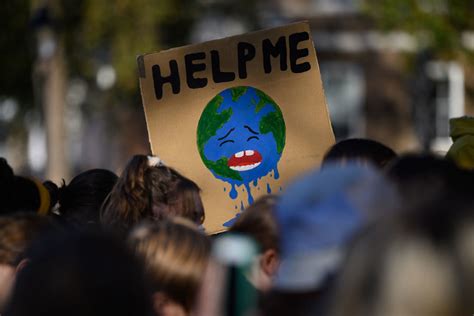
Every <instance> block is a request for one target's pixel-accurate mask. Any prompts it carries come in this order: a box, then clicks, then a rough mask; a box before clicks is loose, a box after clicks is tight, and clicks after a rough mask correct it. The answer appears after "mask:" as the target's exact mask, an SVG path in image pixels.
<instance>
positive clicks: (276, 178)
mask: <svg viewBox="0 0 474 316" xmlns="http://www.w3.org/2000/svg"><path fill="white" fill-rule="evenodd" d="M273 173H274V174H275V180H278V179H280V173H279V172H278V168H275V169H273Z"/></svg>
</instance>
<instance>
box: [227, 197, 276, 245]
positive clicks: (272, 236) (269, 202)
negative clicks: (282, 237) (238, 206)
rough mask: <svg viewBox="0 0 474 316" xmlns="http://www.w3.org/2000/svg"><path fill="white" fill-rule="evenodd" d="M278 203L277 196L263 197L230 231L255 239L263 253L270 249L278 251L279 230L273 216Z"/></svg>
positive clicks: (243, 214)
mask: <svg viewBox="0 0 474 316" xmlns="http://www.w3.org/2000/svg"><path fill="white" fill-rule="evenodd" d="M276 202H277V196H276V195H266V196H264V197H261V198H260V199H258V200H257V201H255V203H253V204H252V205H250V206H249V207H248V208H247V209H246V210H245V211H244V212H243V213H242V214H241V215H240V216H239V218H238V219H237V220H236V221H235V223H234V225H232V227H231V228H230V230H229V231H230V232H234V233H239V234H246V235H248V236H250V237H252V238H254V239H255V240H256V241H257V242H258V243H259V244H260V247H261V251H262V252H264V251H266V250H268V249H275V250H277V251H278V228H277V223H276V220H275V218H274V215H273V208H274V207H275V206H276Z"/></svg>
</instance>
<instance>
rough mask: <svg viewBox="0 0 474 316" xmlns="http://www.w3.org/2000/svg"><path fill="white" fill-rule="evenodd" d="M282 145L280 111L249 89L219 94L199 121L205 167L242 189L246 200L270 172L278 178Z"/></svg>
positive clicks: (260, 92)
mask: <svg viewBox="0 0 474 316" xmlns="http://www.w3.org/2000/svg"><path fill="white" fill-rule="evenodd" d="M284 142H285V125H284V121H283V116H282V114H281V111H280V109H279V107H278V106H277V105H276V103H275V102H274V101H273V100H272V99H271V98H270V97H269V96H267V95H266V94H265V93H263V92H262V91H260V90H257V89H255V88H252V87H235V88H230V89H226V90H224V91H222V92H221V93H219V94H218V95H217V96H216V97H214V99H213V100H211V101H210V102H209V104H208V105H207V107H206V108H205V110H204V112H203V114H202V116H201V119H200V121H199V126H198V148H199V150H200V154H201V158H202V159H203V162H204V164H205V165H206V166H207V167H208V169H209V170H210V171H211V172H212V173H213V175H214V176H215V177H216V178H218V179H220V180H223V181H225V182H228V183H230V184H231V185H232V188H234V187H235V186H239V185H242V184H243V185H245V187H246V188H247V191H248V192H249V196H250V195H251V192H250V183H252V182H253V185H254V186H256V185H257V184H258V180H259V179H261V178H262V177H264V176H266V175H267V174H269V173H270V172H271V171H274V174H275V177H277V175H278V170H277V164H278V161H279V160H280V158H281V154H282V150H283V147H284ZM231 197H232V196H231ZM250 200H251V198H249V201H250Z"/></svg>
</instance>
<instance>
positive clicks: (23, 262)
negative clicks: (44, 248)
mask: <svg viewBox="0 0 474 316" xmlns="http://www.w3.org/2000/svg"><path fill="white" fill-rule="evenodd" d="M29 263H30V260H29V259H22V260H21V261H20V263H19V264H18V265H17V266H16V269H15V273H18V272H20V271H21V270H23V269H24V268H25V267H26V266H27V265H28V264H29Z"/></svg>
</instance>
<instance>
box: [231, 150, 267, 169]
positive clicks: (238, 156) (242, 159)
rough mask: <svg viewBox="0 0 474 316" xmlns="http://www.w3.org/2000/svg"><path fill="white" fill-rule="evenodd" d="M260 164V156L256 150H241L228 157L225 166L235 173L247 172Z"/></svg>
mask: <svg viewBox="0 0 474 316" xmlns="http://www.w3.org/2000/svg"><path fill="white" fill-rule="evenodd" d="M261 163H262V155H261V154H260V153H259V152H258V151H256V150H243V151H239V152H237V153H235V154H234V155H233V156H232V157H230V159H229V161H228V162H227V165H228V166H229V168H230V169H232V170H235V171H248V170H252V169H254V168H257V167H258V166H259V165H260V164H261Z"/></svg>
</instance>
